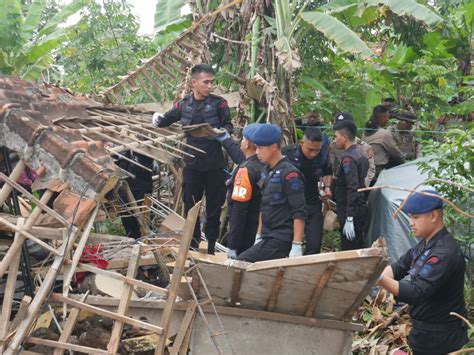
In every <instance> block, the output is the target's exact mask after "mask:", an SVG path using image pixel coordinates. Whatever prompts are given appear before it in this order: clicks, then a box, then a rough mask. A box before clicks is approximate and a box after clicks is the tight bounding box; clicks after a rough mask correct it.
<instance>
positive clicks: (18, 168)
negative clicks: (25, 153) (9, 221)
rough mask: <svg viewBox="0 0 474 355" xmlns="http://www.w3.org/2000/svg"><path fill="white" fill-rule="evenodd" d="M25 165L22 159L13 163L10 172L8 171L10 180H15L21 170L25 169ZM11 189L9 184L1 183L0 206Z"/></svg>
mask: <svg viewBox="0 0 474 355" xmlns="http://www.w3.org/2000/svg"><path fill="white" fill-rule="evenodd" d="M25 167H26V165H25V163H24V162H23V160H20V161H18V163H17V164H16V165H15V167H14V168H13V170H12V172H11V173H10V179H11V180H12V181H17V180H18V178H19V177H20V175H21V173H22V172H23V170H25ZM12 191H13V187H12V186H11V185H10V184H3V186H2V189H1V190H0V206H3V204H4V203H5V201H6V200H7V198H8V196H10V194H11V192H12Z"/></svg>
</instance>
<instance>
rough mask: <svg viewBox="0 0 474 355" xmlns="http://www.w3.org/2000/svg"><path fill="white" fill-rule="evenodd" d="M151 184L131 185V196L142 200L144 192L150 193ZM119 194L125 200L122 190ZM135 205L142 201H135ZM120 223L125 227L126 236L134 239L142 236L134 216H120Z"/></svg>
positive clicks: (125, 196)
mask: <svg viewBox="0 0 474 355" xmlns="http://www.w3.org/2000/svg"><path fill="white" fill-rule="evenodd" d="M150 181H151V179H150ZM129 184H130V185H132V184H133V181H132V182H129ZM152 185H153V183H150V184H149V186H147V185H145V184H143V186H141V185H138V184H137V185H135V186H134V185H132V188H131V191H132V195H133V197H135V200H137V201H138V200H142V199H143V198H144V197H145V194H150V193H151V192H152ZM119 195H120V198H121V199H122V200H123V201H127V195H126V194H125V193H124V192H123V191H120V193H119ZM137 205H138V206H140V205H142V203H141V202H137ZM122 225H123V228H124V229H125V233H126V236H127V237H130V238H135V239H138V238H141V237H142V233H141V231H140V224H139V223H138V220H137V218H136V217H134V216H122Z"/></svg>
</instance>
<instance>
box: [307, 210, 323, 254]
mask: <svg viewBox="0 0 474 355" xmlns="http://www.w3.org/2000/svg"><path fill="white" fill-rule="evenodd" d="M306 212H307V216H306V221H305V226H304V235H305V241H306V245H305V250H304V255H311V254H319V253H320V252H321V243H322V241H323V223H324V217H323V211H322V202H321V201H319V203H317V204H314V205H310V204H308V205H306Z"/></svg>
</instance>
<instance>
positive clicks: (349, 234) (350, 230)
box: [342, 217, 356, 241]
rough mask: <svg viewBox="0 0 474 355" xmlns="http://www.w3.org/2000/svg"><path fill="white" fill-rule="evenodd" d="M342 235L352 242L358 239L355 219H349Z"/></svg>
mask: <svg viewBox="0 0 474 355" xmlns="http://www.w3.org/2000/svg"><path fill="white" fill-rule="evenodd" d="M342 233H343V234H344V235H345V236H346V238H347V239H348V240H350V241H353V240H354V239H355V237H356V233H355V229H354V218H353V217H347V218H346V223H344V229H343V230H342Z"/></svg>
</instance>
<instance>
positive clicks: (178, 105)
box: [174, 101, 181, 109]
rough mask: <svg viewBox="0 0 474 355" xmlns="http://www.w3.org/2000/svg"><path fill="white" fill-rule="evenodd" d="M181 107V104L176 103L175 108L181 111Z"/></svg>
mask: <svg viewBox="0 0 474 355" xmlns="http://www.w3.org/2000/svg"><path fill="white" fill-rule="evenodd" d="M180 105H181V104H180V102H179V101H176V102H175V104H174V108H176V109H179V108H180Z"/></svg>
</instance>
